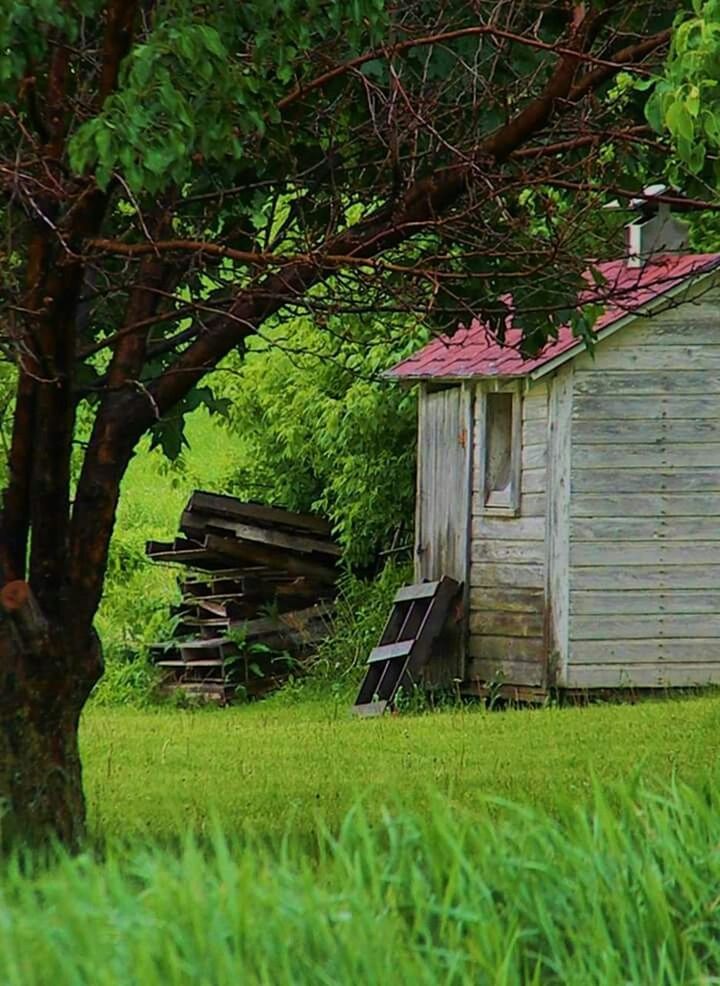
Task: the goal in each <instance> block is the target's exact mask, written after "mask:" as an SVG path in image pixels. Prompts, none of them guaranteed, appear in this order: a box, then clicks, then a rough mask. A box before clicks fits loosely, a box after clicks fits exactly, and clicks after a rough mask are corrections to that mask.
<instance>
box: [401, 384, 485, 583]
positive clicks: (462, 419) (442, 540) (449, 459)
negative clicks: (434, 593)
mask: <svg viewBox="0 0 720 986" xmlns="http://www.w3.org/2000/svg"><path fill="white" fill-rule="evenodd" d="M471 453H472V418H471V391H470V387H469V386H467V385H465V386H459V385H458V386H453V387H447V388H445V389H443V390H435V391H429V390H428V389H427V386H426V385H424V386H423V388H422V391H421V394H420V411H419V428H418V491H417V492H418V504H417V518H416V527H417V530H416V535H415V546H416V555H415V558H416V561H415V574H416V577H417V579H418V581H419V580H420V579H424V578H427V579H432V580H435V579H439V578H440V577H441V576H443V575H449V576H451V577H452V578H454V579H457V580H458V581H459V582H466V581H467V571H468V536H469V528H470V492H471V486H472V483H471V462H472V454H471Z"/></svg>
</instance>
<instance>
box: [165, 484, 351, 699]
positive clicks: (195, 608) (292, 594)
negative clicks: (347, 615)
mask: <svg viewBox="0 0 720 986" xmlns="http://www.w3.org/2000/svg"><path fill="white" fill-rule="evenodd" d="M340 553H341V552H340V548H339V547H338V546H337V545H336V544H335V543H334V542H333V540H332V538H331V536H330V527H329V525H328V524H327V522H326V521H324V520H322V519H321V518H318V517H313V516H311V515H309V514H298V513H293V512H292V511H289V510H282V509H280V508H278V507H269V506H266V505H264V504H260V503H247V502H243V501H241V500H237V499H235V498H234V497H231V496H223V495H219V494H215V493H206V492H204V491H201V490H196V491H195V492H194V493H193V494H192V496H191V497H190V500H189V502H188V504H187V507H186V508H185V510H184V512H183V514H182V517H181V520H180V534H179V536H178V537H177V538H175V540H174V541H172V542H169V543H164V542H158V541H148V543H147V545H146V554H147V556H148V557H149V558H150V559H151V560H152V561H155V562H160V563H163V564H177V565H182V566H184V567H185V568H186V569H188V571H187V572H186V574H184V575H183V576H182V577H180V578H179V579H178V584H179V586H180V591H181V594H182V602H181V603H180V605H179V606H178V607H176V608H175V609H174V612H173V615H174V617H175V620H176V623H175V630H174V633H173V636H172V639H171V640H169V641H165V642H163V643H159V644H156V645H155V646H154V647H153V648H152V652H151V653H152V657H153V659H154V661H155V663H156V664H157V665H158V667H160V668H162V669H163V670H164V671H165V673H166V678H165V687H166V688H168V689H173V690H177V689H180V690H182V691H184V692H186V693H188V694H193V695H199V696H204V697H206V698H211V699H215V700H217V701H220V702H222V703H225V702H227V701H229V700H230V699H231V697H232V696H233V694H236V693H238V692H242V693H243V694H244V695H247V696H249V697H258V696H260V695H263V694H265V693H266V692H268V691H270V690H272V689H273V688H276V687H277V686H278V685H279V684H281V683H282V682H283V681H285V680H287V678H288V676H289V675H290V674H293V673H297V672H299V671H301V670H302V668H303V667H304V665H305V663H306V662H307V660H308V659H309V658H310V657H311V656H312V654H313V653H314V651H315V648H316V646H317V644H318V643H319V642H320V641H321V640H322V639H323V638H324V637H325V636H326V635H327V633H328V629H329V625H330V621H331V618H332V613H333V599H334V596H335V581H336V577H337V574H338V572H337V565H338V560H339V557H340Z"/></svg>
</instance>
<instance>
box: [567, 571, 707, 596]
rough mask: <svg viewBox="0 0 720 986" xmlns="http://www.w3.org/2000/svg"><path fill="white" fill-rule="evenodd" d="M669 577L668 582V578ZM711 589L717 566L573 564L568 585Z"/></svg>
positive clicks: (623, 588) (584, 587)
mask: <svg viewBox="0 0 720 986" xmlns="http://www.w3.org/2000/svg"><path fill="white" fill-rule="evenodd" d="M671 579H672V583H671V581H670V580H671ZM671 584H672V585H674V586H677V587H682V588H683V589H714V588H715V587H716V586H718V585H720V565H676V566H665V567H661V566H659V565H629V566H624V567H622V568H618V567H617V566H615V565H609V566H598V565H589V566H587V567H582V566H581V567H577V566H576V567H575V568H574V569H573V572H572V588H573V590H576V589H618V590H625V589H632V590H634V589H667V588H668V587H669V586H670V585H671Z"/></svg>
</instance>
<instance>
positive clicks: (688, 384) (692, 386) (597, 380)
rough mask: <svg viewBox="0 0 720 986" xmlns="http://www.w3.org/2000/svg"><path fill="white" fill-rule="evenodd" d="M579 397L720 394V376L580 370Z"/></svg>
mask: <svg viewBox="0 0 720 986" xmlns="http://www.w3.org/2000/svg"><path fill="white" fill-rule="evenodd" d="M575 388H576V392H577V393H578V394H593V395H595V396H598V397H602V396H606V395H611V394H614V395H616V396H617V397H620V398H624V397H625V396H626V395H628V396H629V395H633V396H635V397H638V396H640V395H642V394H663V393H668V394H698V395H700V394H720V374H718V375H714V374H712V373H709V374H708V373H706V372H705V371H704V370H678V371H677V372H675V371H674V370H603V371H598V370H577V369H576V373H575Z"/></svg>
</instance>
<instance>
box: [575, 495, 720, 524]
mask: <svg viewBox="0 0 720 986" xmlns="http://www.w3.org/2000/svg"><path fill="white" fill-rule="evenodd" d="M571 506H572V513H573V522H574V523H578V524H579V523H581V522H582V520H581V518H597V519H598V520H599V519H604V520H606V521H610V520H611V519H613V518H618V519H621V520H622V519H631V518H634V517H640V518H642V519H647V518H652V517H658V516H659V515H666V516H668V517H674V518H676V519H678V520H679V519H680V518H682V517H708V516H710V517H712V516H715V515H716V514H718V513H720V492H718V493H649V492H646V493H577V492H576V493H574V494H573V497H572V504H571Z"/></svg>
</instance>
